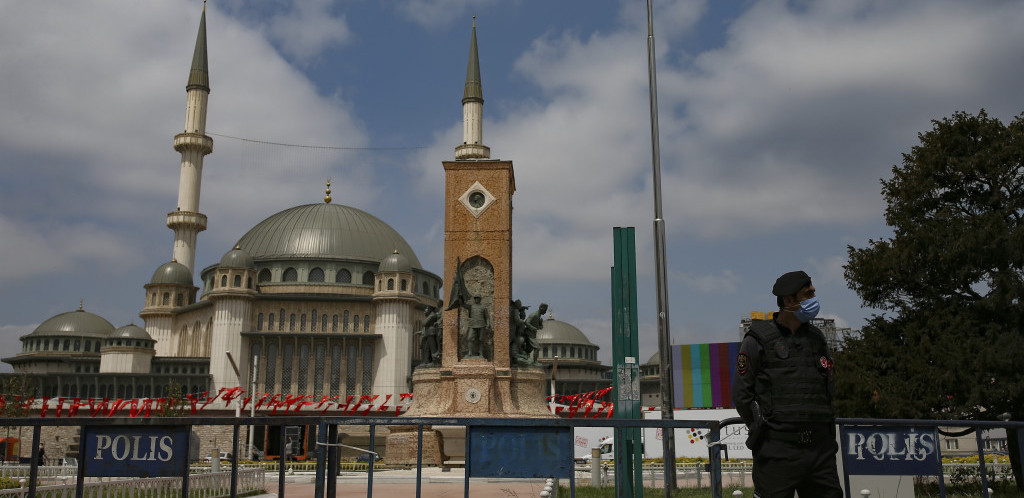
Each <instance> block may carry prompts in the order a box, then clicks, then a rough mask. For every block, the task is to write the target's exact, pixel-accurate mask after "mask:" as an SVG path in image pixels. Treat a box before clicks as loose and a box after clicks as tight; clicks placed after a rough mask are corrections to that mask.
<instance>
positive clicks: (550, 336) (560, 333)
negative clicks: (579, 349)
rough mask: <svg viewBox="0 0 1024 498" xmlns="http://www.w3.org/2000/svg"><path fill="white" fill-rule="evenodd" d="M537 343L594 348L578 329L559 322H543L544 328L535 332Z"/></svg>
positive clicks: (550, 320) (553, 320) (549, 320)
mask: <svg viewBox="0 0 1024 498" xmlns="http://www.w3.org/2000/svg"><path fill="white" fill-rule="evenodd" d="M537 342H541V343H554V344H578V345H584V346H594V343H592V342H590V339H587V336H586V335H585V334H584V333H583V332H582V331H581V330H580V329H578V328H576V327H574V326H572V325H570V324H568V323H566V322H563V321H561V320H555V319H553V318H552V319H548V320H544V328H542V329H540V330H538V331H537Z"/></svg>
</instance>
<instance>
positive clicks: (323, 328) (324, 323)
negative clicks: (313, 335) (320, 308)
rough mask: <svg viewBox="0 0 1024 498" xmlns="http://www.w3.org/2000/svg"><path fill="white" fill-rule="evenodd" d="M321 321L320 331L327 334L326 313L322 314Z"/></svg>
mask: <svg viewBox="0 0 1024 498" xmlns="http://www.w3.org/2000/svg"><path fill="white" fill-rule="evenodd" d="M323 318H324V319H323V321H321V322H320V330H322V331H324V332H327V313H324V317H323Z"/></svg>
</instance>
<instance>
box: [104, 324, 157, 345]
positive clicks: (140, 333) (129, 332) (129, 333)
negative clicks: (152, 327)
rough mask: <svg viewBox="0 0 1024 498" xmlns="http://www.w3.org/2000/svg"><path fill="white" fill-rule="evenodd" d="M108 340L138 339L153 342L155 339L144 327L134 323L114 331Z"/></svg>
mask: <svg viewBox="0 0 1024 498" xmlns="http://www.w3.org/2000/svg"><path fill="white" fill-rule="evenodd" d="M107 338H108V339H138V340H142V341H153V337H151V336H150V335H149V333H148V332H146V331H145V330H144V329H143V328H142V327H139V326H138V325H135V324H134V323H133V324H130V325H125V326H124V327H121V328H118V329H117V330H115V331H113V332H112V333H111V334H110V335H109V336H107Z"/></svg>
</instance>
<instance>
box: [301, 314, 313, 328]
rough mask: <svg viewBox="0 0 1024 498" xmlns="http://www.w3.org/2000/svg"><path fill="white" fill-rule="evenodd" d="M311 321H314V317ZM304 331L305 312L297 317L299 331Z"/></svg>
mask: <svg viewBox="0 0 1024 498" xmlns="http://www.w3.org/2000/svg"><path fill="white" fill-rule="evenodd" d="M313 323H316V319H314V320H313ZM305 331H306V314H305V313H303V314H302V316H300V317H299V332H305Z"/></svg>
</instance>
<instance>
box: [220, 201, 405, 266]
mask: <svg viewBox="0 0 1024 498" xmlns="http://www.w3.org/2000/svg"><path fill="white" fill-rule="evenodd" d="M237 247H239V248H240V249H242V250H244V251H246V252H248V253H249V255H250V256H251V257H252V258H253V259H254V260H257V261H266V260H274V259H354V260H363V261H375V262H379V261H381V260H383V259H385V258H386V257H387V256H388V255H390V254H393V252H394V251H396V250H397V251H398V252H399V254H401V255H402V256H404V257H405V258H408V263H409V265H410V266H411V267H412V268H418V269H422V266H420V262H419V259H417V258H416V253H414V252H413V250H412V248H411V247H410V246H409V244H408V243H407V242H406V241H405V239H404V238H402V236H401V235H400V234H399V233H398V232H397V231H396V230H395V229H394V228H391V226H390V225H388V224H387V223H384V222H383V221H381V220H380V219H379V218H377V217H376V216H373V215H372V214H370V213H367V212H365V211H361V210H359V209H356V208H353V207H349V206H343V205H340V204H328V203H324V204H307V205H304V206H296V207H293V208H291V209H286V210H284V211H281V212H279V213H277V214H274V215H272V216H270V217H269V218H267V219H265V220H263V221H261V222H260V223H259V224H257V225H256V226H255V227H253V228H252V229H251V230H249V231H248V232H247V233H246V234H245V235H243V236H242V238H241V239H239V240H238V244H237Z"/></svg>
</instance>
